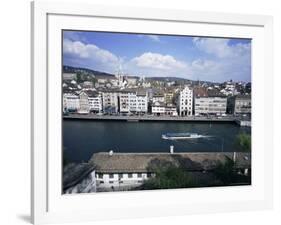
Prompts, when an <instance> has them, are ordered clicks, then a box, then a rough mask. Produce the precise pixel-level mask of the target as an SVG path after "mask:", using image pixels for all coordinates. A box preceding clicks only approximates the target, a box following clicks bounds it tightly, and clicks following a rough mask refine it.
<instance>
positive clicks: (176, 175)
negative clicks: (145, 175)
mask: <svg viewBox="0 0 281 225" xmlns="http://www.w3.org/2000/svg"><path fill="white" fill-rule="evenodd" d="M153 173H154V174H155V177H152V178H150V179H148V180H146V181H145V182H144V184H143V185H142V188H143V189H147V190H148V189H149V190H151V189H169V188H186V187H194V186H196V184H195V182H194V180H193V179H192V177H191V176H190V174H189V173H188V172H187V171H185V170H183V169H181V168H179V167H176V166H173V165H168V166H163V165H161V166H157V167H155V168H153Z"/></svg>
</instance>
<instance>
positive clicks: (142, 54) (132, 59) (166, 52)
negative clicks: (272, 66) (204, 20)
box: [63, 31, 251, 82]
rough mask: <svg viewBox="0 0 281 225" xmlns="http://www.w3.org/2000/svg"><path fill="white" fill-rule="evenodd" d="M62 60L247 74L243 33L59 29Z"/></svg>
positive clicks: (155, 71) (179, 72)
mask: <svg viewBox="0 0 281 225" xmlns="http://www.w3.org/2000/svg"><path fill="white" fill-rule="evenodd" d="M63 64H64V65H68V66H75V67H85V68H89V69H93V70H98V71H103V72H109V73H115V72H116V71H117V70H118V68H119V65H121V66H122V69H123V72H124V73H125V74H128V75H137V76H161V77H164V76H171V77H182V78H186V79H192V80H208V81H215V82H223V81H226V80H230V79H232V80H235V81H246V82H248V81H250V80H251V41H250V40H249V39H227V38H206V37H191V36H171V35H152V34H151V35H148V34H128V33H110V32H92V31H91V32H85V31H64V32H63Z"/></svg>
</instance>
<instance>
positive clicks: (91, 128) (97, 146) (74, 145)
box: [63, 120, 251, 163]
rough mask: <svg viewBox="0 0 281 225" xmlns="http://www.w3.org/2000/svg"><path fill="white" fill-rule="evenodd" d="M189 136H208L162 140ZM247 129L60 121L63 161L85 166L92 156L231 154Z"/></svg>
mask: <svg viewBox="0 0 281 225" xmlns="http://www.w3.org/2000/svg"><path fill="white" fill-rule="evenodd" d="M177 132H193V133H198V134H202V135H208V136H212V137H209V138H201V139H193V140H181V141H175V140H164V139H162V138H161V135H162V134H164V133H177ZM243 132H246V133H250V132H251V130H250V128H245V127H239V126H238V125H236V124H234V123H198V122H124V121H94V120H92V121H90V120H86V121H83V120H73V121H71V120H64V121H63V157H64V159H65V160H66V161H67V162H77V163H78V162H86V161H88V160H89V159H90V157H91V156H92V154H93V153H95V152H101V151H102V152H104V151H109V150H113V151H114V152H169V149H170V145H173V146H174V151H175V152H221V151H224V152H233V151H239V147H238V146H237V144H236V137H237V135H238V134H239V133H243Z"/></svg>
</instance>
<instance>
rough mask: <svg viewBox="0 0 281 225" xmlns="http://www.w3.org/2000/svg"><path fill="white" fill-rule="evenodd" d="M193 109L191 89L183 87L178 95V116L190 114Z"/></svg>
mask: <svg viewBox="0 0 281 225" xmlns="http://www.w3.org/2000/svg"><path fill="white" fill-rule="evenodd" d="M192 109H193V90H192V89H190V88H189V87H187V86H186V87H185V88H184V89H183V90H182V91H181V92H180V94H179V96H178V111H179V115H180V116H191V115H192Z"/></svg>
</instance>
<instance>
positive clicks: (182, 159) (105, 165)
mask: <svg viewBox="0 0 281 225" xmlns="http://www.w3.org/2000/svg"><path fill="white" fill-rule="evenodd" d="M226 157H228V158H230V159H232V160H233V161H234V162H235V169H236V170H238V171H240V172H241V173H243V174H245V175H248V174H249V172H250V171H249V170H250V169H251V154H250V153H230V152H228V153H215V152H213V153H211V152H209V153H174V152H173V151H171V152H170V153H114V152H113V151H110V152H109V153H108V152H99V153H95V154H94V155H93V156H92V158H91V159H90V161H89V163H90V164H91V165H92V166H93V167H94V168H95V178H96V181H95V184H96V188H97V191H120V190H130V189H133V188H137V187H139V186H141V185H142V184H143V183H144V182H145V181H146V180H147V179H150V178H152V177H155V176H156V175H155V173H154V171H155V168H157V167H159V166H161V165H166V166H167V164H170V165H171V166H176V167H180V168H182V169H184V170H186V171H191V172H204V171H210V170H213V169H214V168H216V166H217V164H218V162H221V163H224V162H225V160H226Z"/></svg>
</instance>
